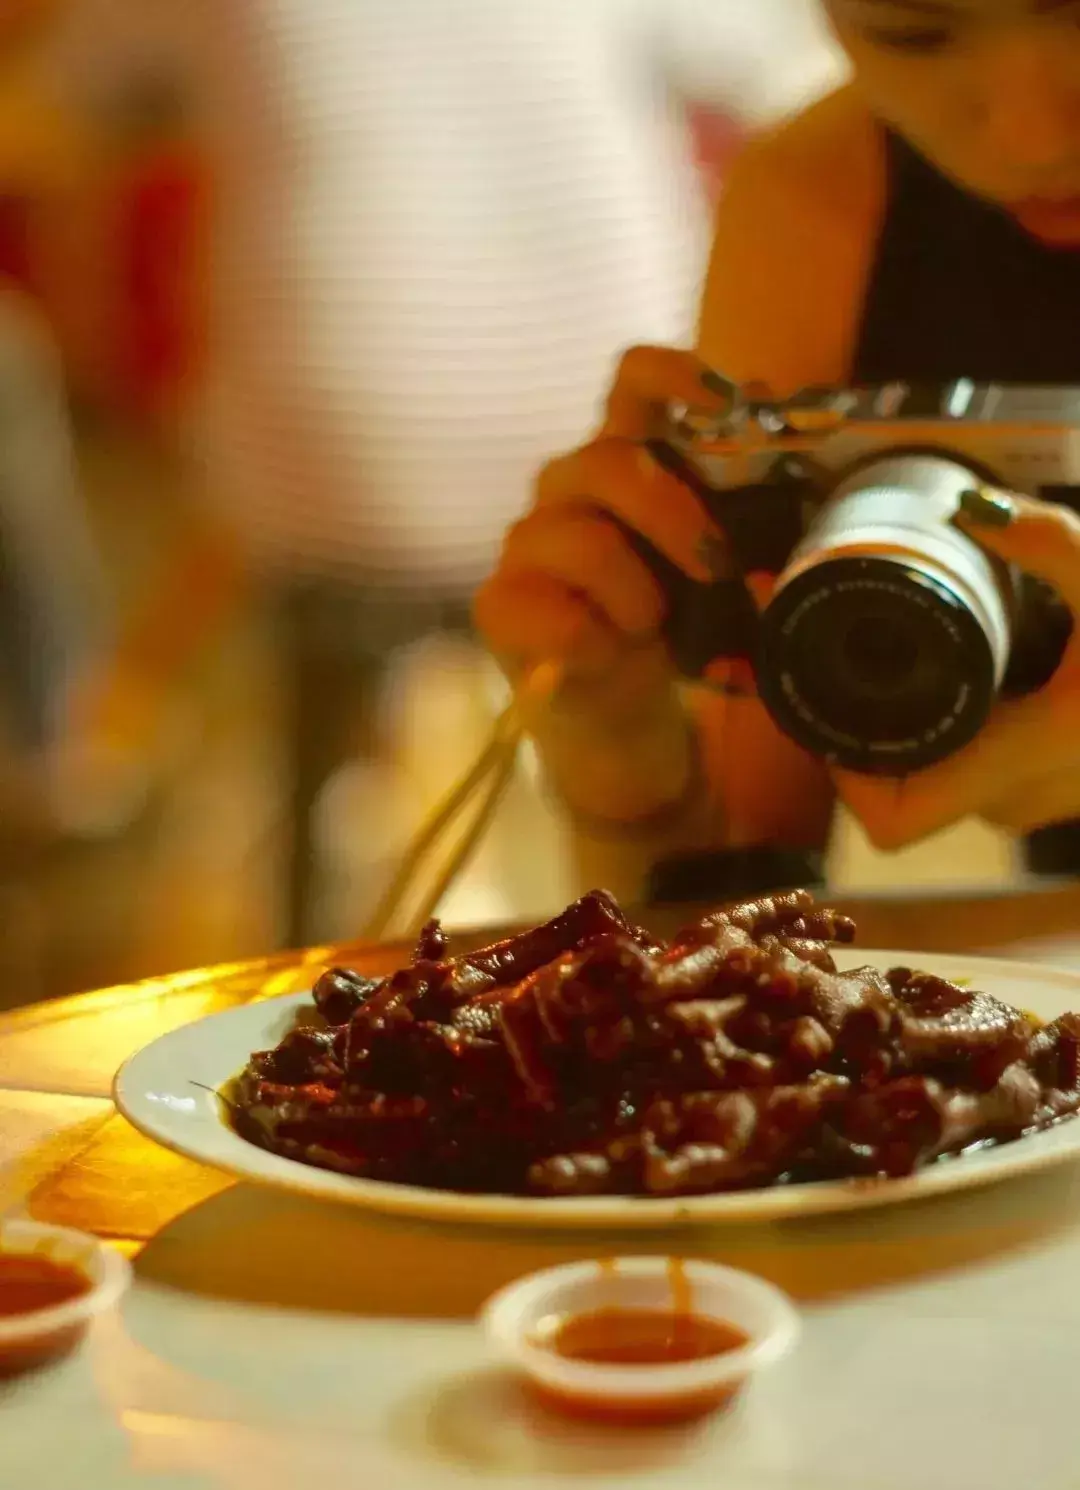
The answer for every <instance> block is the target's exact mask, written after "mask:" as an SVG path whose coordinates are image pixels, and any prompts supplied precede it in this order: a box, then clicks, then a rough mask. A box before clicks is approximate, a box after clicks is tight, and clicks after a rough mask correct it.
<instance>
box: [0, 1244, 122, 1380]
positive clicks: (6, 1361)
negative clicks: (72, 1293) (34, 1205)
mask: <svg viewBox="0 0 1080 1490" xmlns="http://www.w3.org/2000/svg"><path fill="white" fill-rule="evenodd" d="M12 1256H15V1257H27V1258H37V1259H40V1260H41V1261H43V1262H48V1263H52V1264H53V1265H55V1266H56V1267H58V1268H61V1269H65V1270H69V1271H70V1272H73V1273H77V1274H80V1275H81V1277H82V1278H83V1279H84V1280H85V1282H86V1285H87V1287H86V1289H85V1291H84V1292H82V1293H79V1294H78V1295H77V1296H76V1297H75V1298H71V1299H67V1300H65V1301H64V1302H63V1303H58V1304H54V1305H49V1306H47V1307H45V1308H42V1309H35V1310H33V1311H32V1312H28V1313H21V1314H3V1315H0V1377H4V1376H13V1375H16V1374H17V1373H18V1372H21V1371H29V1370H33V1369H34V1368H36V1367H38V1366H42V1365H45V1364H46V1362H48V1361H51V1360H54V1359H56V1358H58V1357H59V1356H62V1355H66V1354H67V1353H68V1352H69V1351H70V1350H73V1349H74V1348H75V1346H76V1345H78V1344H79V1343H80V1341H81V1340H82V1338H83V1336H84V1335H85V1334H86V1332H87V1330H88V1329H89V1327H90V1324H91V1323H92V1321H93V1320H94V1319H95V1318H96V1317H97V1316H98V1315H99V1314H103V1313H104V1312H105V1311H106V1310H107V1309H111V1308H112V1307H113V1305H115V1304H116V1303H117V1301H118V1300H119V1299H120V1298H121V1297H122V1296H123V1294H124V1293H125V1292H126V1291H127V1289H128V1287H129V1286H130V1283H131V1265H130V1264H129V1263H128V1261H127V1259H126V1258H124V1257H122V1256H121V1255H120V1253H119V1252H117V1251H116V1250H115V1249H114V1248H112V1247H109V1246H106V1245H105V1244H104V1243H103V1242H99V1241H98V1239H97V1238H96V1237H92V1236H88V1235H87V1234H86V1233H85V1232H81V1231H71V1230H69V1229H68V1228H66V1227H63V1226H45V1225H43V1224H41V1223H39V1222H37V1221H23V1220H0V1263H2V1260H3V1258H4V1257H12Z"/></svg>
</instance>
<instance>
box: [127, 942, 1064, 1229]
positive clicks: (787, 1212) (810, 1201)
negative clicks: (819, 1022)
mask: <svg viewBox="0 0 1080 1490" xmlns="http://www.w3.org/2000/svg"><path fill="white" fill-rule="evenodd" d="M837 962H838V963H839V964H840V965H841V966H847V967H858V966H860V965H862V966H865V965H866V964H870V963H872V964H874V965H875V966H877V967H883V968H887V967H897V966H900V967H916V968H923V969H926V970H928V971H932V972H935V973H938V974H939V975H940V976H941V977H944V978H952V979H969V980H970V981H971V983H972V984H973V985H974V986H975V987H976V988H980V989H983V990H985V991H986V992H987V993H992V994H995V995H996V996H997V997H998V998H1001V999H1005V1000H1006V1001H1007V1002H1009V1003H1010V1004H1015V1005H1017V1006H1018V1007H1019V1008H1022V1009H1027V1010H1029V1011H1030V1012H1031V1013H1033V1014H1036V1015H1038V1016H1039V1017H1040V1018H1042V1019H1054V1018H1056V1017H1057V1016H1058V1015H1059V1014H1064V1013H1066V1012H1067V1011H1068V1010H1070V1009H1074V1010H1078V1011H1080V974H1076V973H1067V972H1058V971H1056V970H1054V969H1049V968H1044V967H1037V966H1028V965H1026V964H1024V963H1017V962H998V961H993V960H991V959H989V958H981V957H944V956H938V955H936V954H935V955H930V954H919V953H913V952H878V951H872V950H860V949H857V948H856V949H848V950H847V951H845V952H843V953H841V954H839V955H838V957H837ZM305 1005H306V1006H309V1007H310V995H308V994H294V995H291V996H289V997H287V998H280V999H273V1000H270V1001H268V1002H266V1003H257V1004H249V1005H247V1006H245V1007H244V1008H240V1009H229V1010H227V1011H226V1012H225V1013H223V1014H214V1015H212V1016H211V1017H210V1018H209V1019H203V1020H200V1021H199V1022H198V1023H197V1024H190V1025H187V1026H186V1027H185V1028H183V1029H179V1030H174V1031H173V1033H172V1034H169V1035H163V1036H162V1038H161V1039H160V1040H155V1041H154V1042H153V1044H152V1045H148V1046H147V1047H146V1049H145V1050H142V1051H140V1052H139V1054H138V1055H135V1056H132V1058H131V1060H129V1061H128V1062H127V1063H126V1065H124V1066H123V1067H122V1068H121V1070H120V1072H119V1073H118V1075H117V1078H116V1083H115V1097H116V1104H117V1106H118V1107H119V1109H120V1111H121V1112H122V1113H123V1114H124V1116H125V1117H126V1118H127V1119H128V1121H129V1122H131V1123H133V1124H134V1126H135V1127H136V1128H138V1129H139V1130H140V1131H141V1132H142V1133H145V1134H146V1136H147V1137H148V1138H152V1139H154V1140H156V1142H158V1143H160V1144H163V1145H164V1146H165V1147H166V1148H169V1149H173V1150H174V1151H175V1152H176V1153H179V1154H184V1155H186V1156H187V1157H188V1158H190V1159H197V1160H199V1161H201V1162H202V1163H204V1164H209V1165H212V1166H213V1167H214V1168H216V1169H223V1170H225V1171H226V1172H227V1173H229V1174H235V1175H237V1176H238V1177H240V1178H242V1179H246V1180H253V1181H255V1182H257V1183H259V1184H264V1185H276V1186H279V1187H281V1188H283V1189H286V1190H292V1191H295V1192H297V1193H299V1194H302V1195H309V1196H312V1197H317V1198H319V1199H323V1200H337V1201H345V1202H346V1203H348V1204H350V1205H359V1206H366V1207H368V1208H369V1209H374V1210H379V1211H388V1212H393V1213H396V1214H400V1215H408V1216H419V1217H424V1218H427V1219H428V1220H432V1221H452V1222H487V1223H493V1224H496V1225H502V1226H526V1227H542V1228H573V1227H595V1228H603V1227H614V1228H619V1229H622V1228H627V1227H633V1228H642V1227H650V1226H671V1225H673V1224H674V1225H683V1226H689V1225H703V1224H709V1225H711V1224H715V1223H717V1222H722V1221H761V1220H767V1219H772V1218H775V1217H781V1216H787V1217H790V1216H802V1215H813V1214H815V1213H821V1212H825V1211H842V1210H852V1209H855V1208H858V1207H863V1206H872V1205H888V1204H893V1203H895V1202H897V1201H901V1200H913V1199H919V1198H922V1197H923V1196H929V1195H941V1194H943V1193H944V1192H946V1191H950V1190H963V1189H969V1188H971V1187H973V1186H978V1185H987V1184H992V1183H993V1182H994V1181H996V1180H1002V1179H1006V1178H1007V1177H1009V1176H1010V1175H1016V1174H1024V1173H1027V1172H1029V1171H1031V1170H1036V1169H1042V1168H1044V1167H1045V1166H1047V1165H1050V1164H1059V1163H1061V1162H1062V1161H1064V1160H1068V1159H1080V1118H1076V1119H1072V1120H1070V1121H1068V1122H1065V1123H1062V1124H1060V1125H1059V1126H1058V1127H1056V1128H1052V1129H1049V1130H1047V1131H1046V1132H1043V1133H1036V1134H1033V1135H1032V1136H1031V1137H1029V1138H1023V1139H1019V1140H1018V1141H1017V1142H1015V1143H1010V1144H1003V1145H1002V1146H1001V1147H1000V1148H996V1149H987V1150H985V1151H983V1152H980V1153H975V1154H971V1155H968V1156H966V1157H964V1158H961V1159H954V1160H946V1161H945V1162H943V1163H941V1164H937V1165H933V1166H931V1167H930V1168H928V1169H925V1170H923V1171H921V1172H920V1173H918V1174H915V1175H912V1176H911V1177H910V1178H907V1179H901V1180H869V1181H868V1180H840V1181H829V1182H827V1183H822V1184H814V1185H788V1186H780V1187H777V1188H775V1189H771V1190H748V1191H738V1192H735V1193H731V1194H724V1195H702V1196H693V1197H690V1198H683V1199H676V1200H654V1199H650V1198H643V1197H621V1196H602V1197H588V1198H582V1199H580V1200H544V1199H529V1198H522V1197H519V1196H510V1195H461V1194H458V1193H456V1192H454V1191H449V1190H424V1189H418V1188H414V1187H411V1186H408V1185H389V1184H385V1183H382V1182H381V1181H375V1180H361V1179H354V1178H352V1177H351V1176H349V1175H340V1174H333V1173H332V1172H330V1171H329V1170H324V1169H314V1168H312V1167H311V1166H310V1165H307V1164H299V1163H297V1162H296V1161H295V1160H293V1159H282V1158H280V1157H278V1155H276V1154H271V1153H268V1152H267V1151H266V1150H264V1149H260V1148H256V1147H255V1146H254V1145H253V1144H250V1143H247V1142H246V1141H245V1140H244V1139H242V1138H239V1137H238V1136H237V1135H236V1134H235V1133H234V1132H233V1131H232V1129H231V1128H230V1127H229V1126H228V1125H227V1124H226V1123H225V1122H223V1121H222V1114H221V1110H220V1104H219V1102H218V1100H217V1098H216V1097H214V1096H213V1095H212V1094H211V1091H206V1090H204V1089H203V1088H207V1087H209V1088H211V1089H212V1090H213V1091H216V1090H217V1089H218V1088H220V1087H221V1086H222V1085H223V1084H224V1083H225V1082H226V1081H228V1080H229V1078H230V1077H232V1076H235V1075H236V1073H237V1072H238V1071H240V1070H241V1069H242V1068H243V1067H244V1065H245V1064H246V1062H247V1059H248V1057H249V1056H250V1054H251V1053H252V1051H255V1050H266V1049H269V1048H271V1047H272V1046H274V1045H276V1044H277V1042H278V1041H279V1040H280V1039H281V1037H282V1036H283V1035H284V1034H285V1033H286V1032H287V1030H288V1029H289V1028H290V1027H291V1025H292V1020H293V1016H294V1014H295V1011H296V1010H297V1009H299V1008H301V1007H303V1006H305Z"/></svg>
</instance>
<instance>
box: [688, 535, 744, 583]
mask: <svg viewBox="0 0 1080 1490" xmlns="http://www.w3.org/2000/svg"><path fill="white" fill-rule="evenodd" d="M695 552H696V554H697V557H698V559H699V560H700V561H701V565H702V568H703V569H704V570H705V571H706V573H707V575H708V578H709V579H711V580H723V579H734V577H735V565H734V562H733V561H732V557H731V545H730V544H729V543H728V541H727V539H726V538H723V537H722V536H721V535H720V534H719V533H705V534H704V535H703V536H702V537H701V538H699V539H698V542H697V547H696V549H695Z"/></svg>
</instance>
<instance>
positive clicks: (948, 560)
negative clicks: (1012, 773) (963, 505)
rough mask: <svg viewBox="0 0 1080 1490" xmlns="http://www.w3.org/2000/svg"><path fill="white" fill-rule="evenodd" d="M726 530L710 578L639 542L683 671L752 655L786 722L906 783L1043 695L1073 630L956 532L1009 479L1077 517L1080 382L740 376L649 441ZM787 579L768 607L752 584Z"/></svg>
mask: <svg viewBox="0 0 1080 1490" xmlns="http://www.w3.org/2000/svg"><path fill="white" fill-rule="evenodd" d="M649 449H650V451H651V452H652V454H653V455H654V457H655V458H656V459H657V460H658V461H659V462H660V463H661V464H662V465H663V466H664V467H665V468H666V469H668V470H669V471H671V472H672V473H673V474H675V475H676V476H677V477H678V478H679V479H680V480H681V481H683V482H684V483H686V484H687V485H688V486H689V487H690V488H691V489H692V490H693V491H694V493H695V494H696V495H697V497H698V498H699V500H700V501H701V502H702V503H703V505H704V506H705V507H706V508H707V510H708V511H709V513H710V515H711V516H712V517H713V519H714V521H715V522H716V524H717V525H718V526H719V527H720V528H721V529H722V530H723V531H724V533H725V534H726V535H727V538H728V540H729V558H730V569H729V570H728V571H727V572H725V573H723V574H720V575H719V576H718V577H717V579H716V580H715V582H713V583H710V584H699V583H697V582H696V581H693V580H691V579H689V578H688V577H687V576H686V575H685V574H683V573H682V571H680V570H678V569H677V568H676V567H675V566H674V565H673V564H671V563H670V562H669V561H667V560H666V559H665V558H664V557H663V556H662V555H660V554H658V553H657V552H656V550H655V549H653V548H652V547H651V546H650V545H649V544H647V543H646V542H645V541H644V540H642V539H641V538H640V537H639V536H638V537H635V538H634V542H635V546H636V547H637V548H638V550H639V552H640V553H641V554H642V555H643V557H645V559H646V561H647V562H648V563H649V565H650V568H652V569H653V571H654V572H655V573H656V575H657V576H658V578H659V579H660V582H661V584H662V585H663V587H664V589H665V592H666V596H667V601H668V608H667V624H666V639H667V642H668V645H669V647H670V649H671V652H672V655H673V658H674V660H675V662H676V665H677V666H678V667H679V669H680V671H681V672H682V673H683V674H684V675H685V676H687V677H689V678H695V679H702V680H704V681H705V682H706V683H708V681H709V679H710V672H711V671H713V670H714V665H715V664H716V663H717V662H718V661H722V660H724V659H731V658H745V659H748V660H749V661H750V662H751V663H752V664H753V667H754V672H755V676H756V679H757V687H758V691H759V693H760V695H761V698H762V700H763V702H764V703H765V705H766V707H767V708H768V709H769V711H770V713H771V714H772V715H773V717H774V718H775V720H776V722H777V723H778V725H779V726H780V728H781V729H783V730H784V731H785V733H787V734H788V735H790V736H791V737H792V738H793V739H795V740H796V741H798V743H800V744H801V745H803V746H804V747H805V748H806V749H808V750H810V751H811V752H813V753H814V754H817V755H820V756H823V757H825V758H827V759H829V760H831V761H833V762H834V763H836V764H838V765H841V766H845V767H847V768H849V769H853V770H858V771H863V772H867V773H872V774H879V775H890V776H904V775H908V774H910V773H912V772H914V771H917V770H920V769H923V768H925V767H926V766H928V765H931V764H933V763H934V762H936V761H938V760H941V759H943V758H944V757H946V756H948V755H950V754H952V753H953V752H954V751H956V750H958V749H960V748H961V746H963V745H965V744H967V743H968V742H969V741H970V740H971V739H973V738H974V736H975V735H976V734H977V733H978V731H979V730H980V729H981V728H982V726H983V724H984V723H985V721H986V717H987V715H988V713H989V711H990V709H991V707H992V706H993V703H994V701H995V700H996V699H997V698H998V697H1000V696H1004V697H1008V696H1013V697H1015V696H1018V695H1023V694H1026V693H1031V692H1034V691H1036V690H1037V689H1039V688H1041V687H1043V686H1044V685H1045V684H1046V683H1047V682H1048V681H1049V679H1050V678H1051V677H1052V676H1053V673H1054V671H1055V670H1056V668H1057V667H1058V665H1059V664H1060V661H1061V658H1062V655H1063V653H1064V649H1065V646H1066V644H1067V642H1068V639H1069V636H1070V634H1071V631H1072V618H1071V616H1070V615H1069V613H1068V611H1067V609H1066V608H1065V606H1064V605H1063V603H1062V602H1061V600H1060V599H1059V598H1058V597H1057V596H1056V595H1055V594H1054V593H1053V592H1052V591H1051V590H1050V589H1049V587H1048V586H1046V585H1045V584H1043V583H1042V582H1040V581H1038V580H1035V579H1033V578H1032V577H1031V576H1027V575H1023V574H1020V573H1018V572H1016V571H1014V570H1013V569H1012V568H1011V567H1010V566H1007V565H1005V564H1003V563H1001V562H1000V561H999V560H997V559H996V558H994V557H992V556H991V555H989V554H988V553H986V552H985V551H984V550H983V549H981V548H980V547H979V546H978V544H977V543H976V542H975V541H973V540H972V538H971V537H969V536H968V535H967V534H966V533H965V532H963V531H962V530H961V529H960V528H958V527H957V526H955V525H954V521H953V519H954V518H955V517H956V514H957V512H958V510H959V507H960V501H961V497H962V495H963V493H964V492H965V491H966V490H970V489H972V488H978V487H980V486H986V485H989V486H995V487H1003V488H1006V489H1008V490H1012V491H1019V492H1023V493H1028V494H1030V495H1033V496H1038V497H1041V498H1043V499H1045V500H1049V501H1053V502H1060V503H1064V504H1066V505H1069V506H1073V507H1075V508H1077V509H1078V510H1080V388H1075V387H1068V388H1066V387H1032V386H1021V385H1002V384H979V383H975V382H972V381H970V380H966V379H960V380H957V381H955V382H951V383H948V384H941V385H934V386H915V385H909V384H904V383H891V384H886V385H881V386H877V387H868V388H861V389H808V390H804V391H803V392H801V393H799V394H797V395H796V396H795V397H794V398H792V399H789V400H786V401H770V400H763V399H760V398H756V397H755V396H754V395H753V392H752V391H751V390H743V389H740V388H738V387H736V386H735V385H730V390H729V397H728V402H727V407H726V408H725V410H724V411H723V412H722V414H720V415H719V416H718V415H717V414H716V413H714V412H713V413H707V414H703V413H702V412H701V411H700V410H698V409H694V408H690V407H687V406H683V405H680V406H674V407H671V408H669V409H667V410H665V411H664V415H663V418H662V420H661V422H660V423H659V425H658V428H657V430H656V432H655V437H654V438H653V439H651V440H650V441H649ZM755 572H756V573H765V574H769V575H773V576H775V577H776V580H775V587H774V589H773V592H772V598H771V599H770V600H769V602H768V604H767V605H766V606H765V608H764V609H763V610H761V611H759V610H758V608H757V606H756V605H755V604H754V601H753V599H752V597H751V595H750V592H749V589H748V587H747V585H746V576H747V575H749V574H753V573H755Z"/></svg>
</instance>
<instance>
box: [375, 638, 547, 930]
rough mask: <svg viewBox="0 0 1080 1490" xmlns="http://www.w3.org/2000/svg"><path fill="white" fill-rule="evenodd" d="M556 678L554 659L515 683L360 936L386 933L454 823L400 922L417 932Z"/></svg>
mask: <svg viewBox="0 0 1080 1490" xmlns="http://www.w3.org/2000/svg"><path fill="white" fill-rule="evenodd" d="M561 681H562V668H561V666H560V665H559V664H558V663H556V662H542V663H539V664H538V665H537V666H536V667H534V668H533V669H532V671H531V672H530V673H528V674H526V676H525V677H524V678H523V679H522V680H521V682H520V683H519V684H518V685H517V687H516V688H515V690H514V696H513V699H512V700H511V702H510V703H509V705H508V706H507V707H506V708H505V709H504V710H503V712H502V713H501V714H500V715H499V717H498V719H497V720H496V721H495V723H494V725H493V727H492V730H491V734H490V736H489V737H488V740H487V743H486V744H485V745H484V748H483V749H482V750H481V751H480V753H479V755H478V756H477V757H476V759H475V760H474V761H473V763H472V764H471V765H470V766H469V768H468V770H467V771H465V773H464V774H463V775H462V776H461V777H460V779H459V780H458V781H456V782H455V783H454V785H453V786H452V787H451V788H450V790H449V791H448V792H447V794H446V796H445V797H444V798H443V799H442V801H441V802H440V803H439V804H438V805H437V806H436V807H435V809H434V810H433V811H432V812H431V813H430V814H429V816H428V817H427V818H426V819H425V820H424V822H423V823H421V825H420V827H419V829H418V830H417V832H416V834H415V835H414V837H413V839H412V841H411V842H410V844H409V846H408V848H407V849H406V850H405V853H404V854H403V856H402V859H401V862H400V864H399V865H398V867H397V869H396V871H395V872H394V875H393V877H392V878H391V880H390V883H389V885H388V886H387V887H386V890H385V891H384V893H383V895H382V897H381V898H380V900H379V902H378V904H377V905H376V907H375V909H374V911H373V912H372V914H371V916H370V917H369V918H368V921H367V924H366V925H365V926H364V927H363V930H362V936H363V937H364V938H365V939H366V940H370V941H381V940H383V939H385V938H386V936H387V935H388V934H389V932H390V930H391V929H392V928H393V927H394V924H395V922H396V921H397V920H398V918H399V917H400V915H401V911H402V909H403V907H404V906H405V905H406V903H407V902H408V901H409V900H410V899H411V898H412V896H413V893H414V891H415V890H416V888H417V886H418V885H419V884H420V883H421V877H422V872H423V870H424V867H425V865H426V864H427V862H428V860H429V859H430V858H431V857H432V856H433V855H435V853H436V851H437V849H438V848H439V845H440V844H441V843H442V842H443V840H444V838H445V837H446V836H447V835H449V834H450V833H451V832H452V831H453V829H454V828H455V827H458V829H459V831H460V837H459V838H458V840H457V842H456V844H455V845H454V847H453V848H452V849H451V851H450V853H449V856H448V857H447V858H446V859H445V861H444V863H443V865H442V868H441V869H439V870H438V871H437V877H436V879H435V882H434V884H433V885H432V886H431V888H430V889H429V890H428V892H427V893H426V894H425V895H424V897H423V899H422V900H421V902H420V906H419V908H418V909H417V911H416V912H415V914H414V915H413V916H412V917H411V918H409V919H408V920H407V921H406V922H405V925H404V928H403V932H402V934H403V935H404V936H406V937H416V936H418V935H419V933H420V931H421V930H422V929H423V927H424V926H425V925H426V924H427V922H428V921H430V920H431V918H432V917H433V916H434V915H436V914H437V912H438V909H439V906H440V905H441V904H442V902H443V901H444V900H445V899H446V896H447V895H448V893H449V892H450V890H451V889H452V888H453V887H454V885H455V884H456V883H457V881H458V879H459V878H460V876H461V874H462V872H463V871H464V870H465V868H466V867H467V865H468V864H469V862H470V860H471V859H472V856H473V854H474V853H475V852H476V850H477V848H478V847H479V845H480V843H481V842H482V841H483V837H484V834H485V833H486V832H487V829H488V827H489V826H490V824H491V821H492V819H493V818H494V816H495V813H496V812H497V811H498V808H499V804H500V802H501V801H502V799H503V797H504V796H505V795H506V791H507V788H508V787H509V785H510V783H511V781H512V780H513V777H514V769H515V767H516V765H517V758H518V751H519V749H520V746H521V741H522V738H523V737H524V734H525V730H526V726H527V722H528V718H529V716H530V714H531V712H532V711H533V710H534V709H536V708H537V707H538V706H540V705H542V704H544V703H546V702H547V700H548V699H549V698H551V696H552V694H554V692H555V691H556V689H557V688H558V687H559V684H560V683H561ZM467 814H471V815H468V816H467ZM462 823H464V824H465V826H464V827H462Z"/></svg>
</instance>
